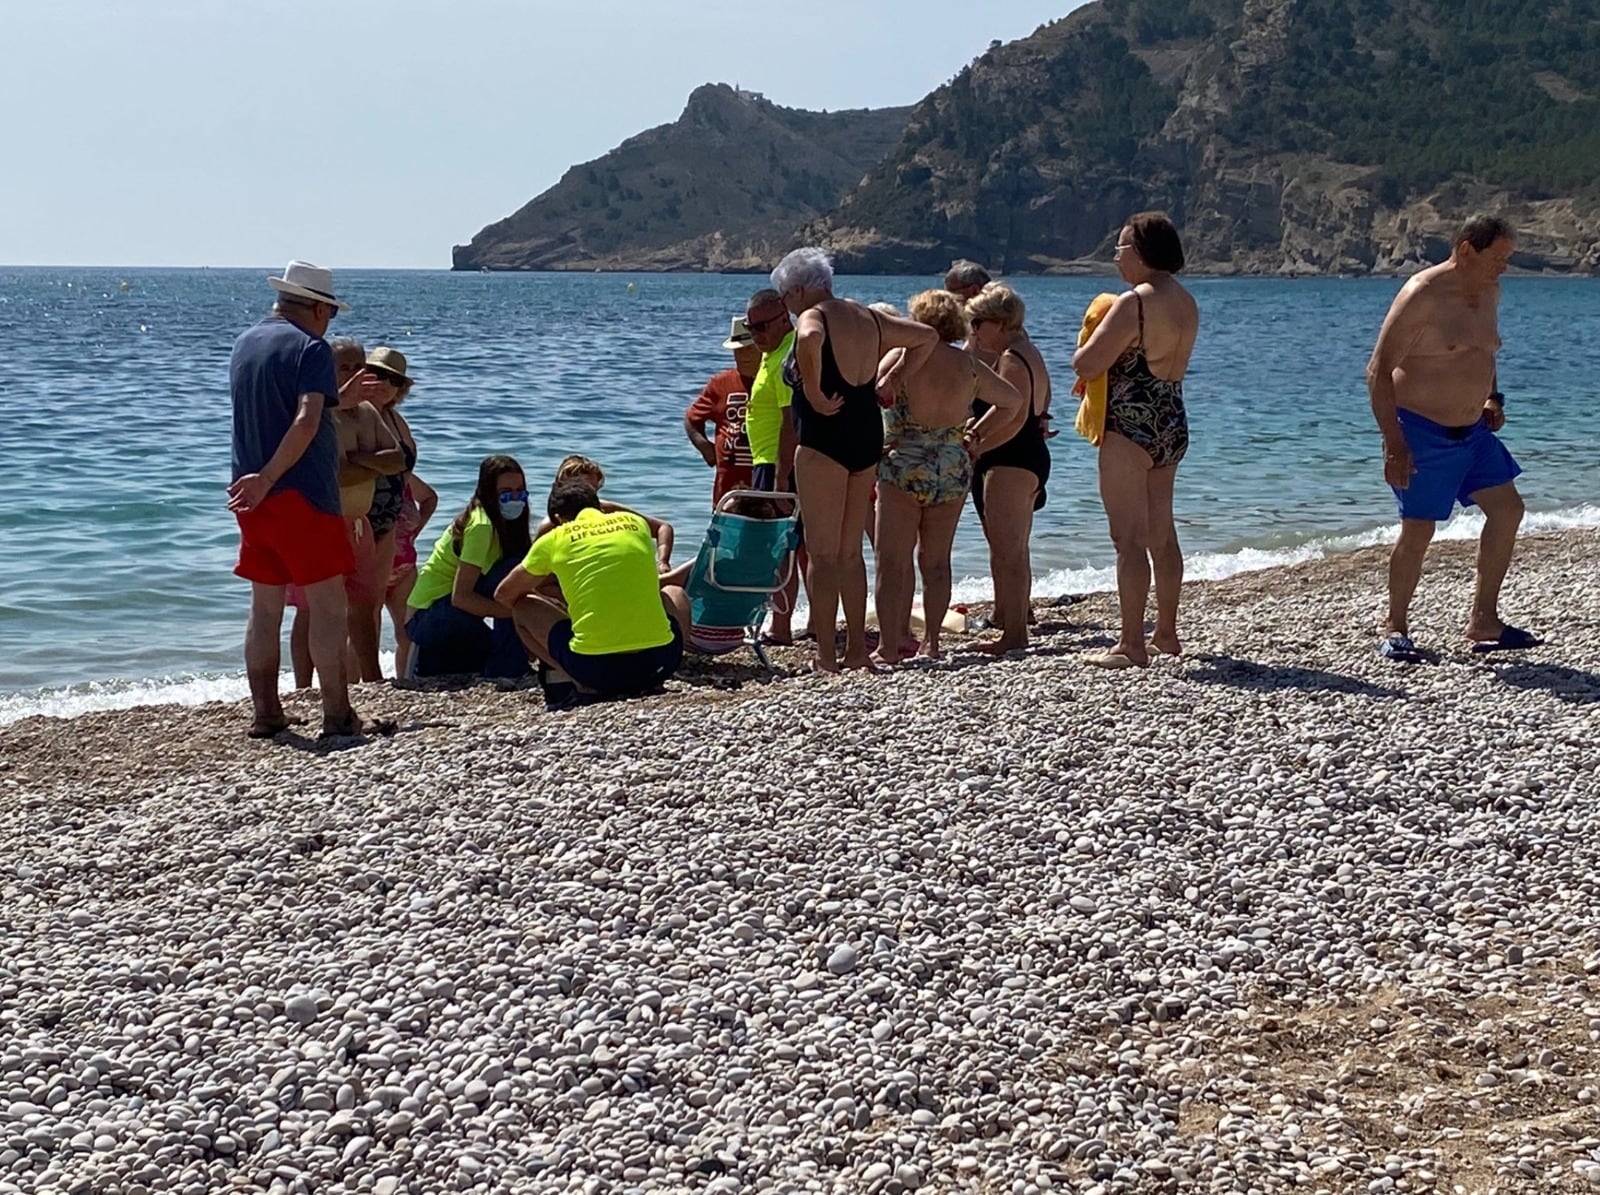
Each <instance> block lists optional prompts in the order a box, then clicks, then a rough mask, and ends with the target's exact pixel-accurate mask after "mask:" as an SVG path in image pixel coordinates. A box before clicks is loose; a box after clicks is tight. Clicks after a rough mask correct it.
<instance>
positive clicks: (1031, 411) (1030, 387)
mask: <svg viewBox="0 0 1600 1195" xmlns="http://www.w3.org/2000/svg"><path fill="white" fill-rule="evenodd" d="M1006 353H1009V354H1011V356H1013V357H1015V358H1016V359H1017V360H1018V361H1021V362H1022V368H1023V369H1026V370H1027V371H1028V414H1030V415H1032V416H1033V417H1034V418H1035V419H1037V418H1038V417H1039V412H1038V410H1037V409H1036V408H1035V407H1034V405H1033V404H1034V400H1035V399H1036V398H1038V395H1036V394H1035V393H1034V391H1035V390H1037V389H1038V388H1039V387H1038V385H1037V384H1036V383H1035V382H1034V379H1033V366H1031V365H1029V364H1028V359H1027V358H1026V357H1024V356H1023V355H1022V354H1021V353H1019V352H1017V351H1016V350H1015V349H1007V350H1006V351H1005V352H1004V353H1001V354H1000V355H1001V356H1002V357H1004V356H1005V355H1006Z"/></svg>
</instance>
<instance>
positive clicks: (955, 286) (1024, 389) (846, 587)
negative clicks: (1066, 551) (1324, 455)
mask: <svg viewBox="0 0 1600 1195" xmlns="http://www.w3.org/2000/svg"><path fill="white" fill-rule="evenodd" d="M1116 262H1117V266H1118V269H1119V271H1120V273H1121V275H1122V277H1123V279H1124V280H1125V281H1127V282H1128V283H1129V285H1130V287H1131V289H1130V290H1129V291H1128V292H1127V293H1126V294H1125V295H1123V296H1121V297H1119V298H1116V299H1115V301H1114V302H1113V303H1112V304H1111V305H1110V309H1109V312H1108V313H1105V314H1104V315H1102V316H1101V318H1099V319H1098V321H1097V325H1096V327H1095V328H1094V329H1093V330H1092V332H1091V333H1089V334H1088V335H1087V336H1086V338H1085V339H1084V341H1083V343H1082V344H1081V346H1080V348H1079V350H1078V353H1077V355H1076V356H1075V357H1074V358H1073V363H1072V364H1073V369H1074V372H1075V373H1076V374H1077V375H1078V376H1079V377H1080V378H1083V379H1089V378H1096V379H1104V381H1105V383H1106V384H1107V385H1108V386H1109V390H1110V400H1109V407H1108V412H1107V420H1106V426H1105V430H1104V442H1103V443H1101V458H1100V460H1101V492H1102V495H1103V496H1104V499H1105V503H1106V511H1107V514H1108V516H1109V518H1110V523H1111V534H1112V539H1113V540H1114V542H1115V543H1116V546H1117V559H1118V588H1119V595H1120V597H1121V600H1122V604H1123V619H1122V621H1123V627H1122V634H1121V636H1120V637H1119V640H1118V642H1117V643H1116V645H1115V646H1114V647H1112V648H1111V649H1110V650H1109V651H1106V652H1098V653H1094V654H1093V655H1091V656H1090V657H1089V660H1090V662H1091V663H1094V664H1096V665H1099V666H1101V667H1106V668H1124V667H1135V666H1142V665H1144V664H1147V663H1148V662H1149V646H1154V647H1155V648H1156V649H1157V650H1161V651H1170V652H1172V653H1174V654H1176V653H1177V652H1178V651H1179V650H1181V647H1180V643H1179V640H1178V634H1177V617H1178V593H1179V588H1180V586H1181V583H1182V579H1183V557H1182V554H1181V551H1180V549H1179V546H1178V539H1177V531H1176V527H1175V524H1174V522H1173V515H1172V484H1173V478H1174V476H1175V474H1176V471H1177V467H1178V463H1179V462H1180V461H1181V460H1182V459H1183V455H1184V452H1185V450H1186V449H1187V446H1188V423H1187V416H1186V413H1185V411H1184V406H1183V376H1184V372H1185V370H1186V369H1187V367H1188V362H1189V356H1190V354H1191V352H1192V351H1193V349H1194V344H1195V338H1196V335H1197V333H1198V330H1199V322H1200V321H1199V309H1198V307H1197V306H1196V304H1195V302H1194V299H1193V298H1192V297H1191V296H1190V295H1189V293H1188V292H1187V291H1186V290H1185V289H1184V288H1183V287H1182V286H1181V285H1180V284H1179V283H1178V282H1177V281H1176V279H1175V278H1174V275H1175V274H1176V273H1177V272H1178V271H1179V270H1181V269H1182V268H1183V248H1182V245H1181V242H1180V240H1179V238H1178V233H1177V230H1176V229H1175V228H1174V227H1173V225H1172V223H1171V221H1170V220H1169V219H1168V218H1167V217H1166V216H1165V215H1164V214H1162V213H1159V212H1145V213H1140V214H1138V215H1136V216H1133V217H1131V218H1130V219H1129V220H1128V222H1127V224H1126V225H1125V226H1124V227H1123V229H1122V230H1121V235H1120V236H1119V239H1118V244H1117V249H1116ZM771 281H772V286H771V288H770V289H765V290H761V291H757V292H756V293H755V294H754V295H752V296H751V298H750V301H749V304H748V305H747V307H746V310H745V315H744V318H743V320H742V321H740V320H735V321H734V330H733V334H732V336H730V338H729V340H728V341H726V342H725V347H728V348H731V349H732V350H733V351H734V354H735V358H736V360H735V370H733V371H729V372H728V373H725V374H719V375H718V376H717V377H715V378H713V379H712V380H711V382H710V383H708V385H707V387H706V389H705V391H704V392H703V393H702V394H701V396H700V398H699V399H697V400H696V402H695V403H694V404H693V405H692V406H691V407H690V408H689V410H688V411H687V412H686V414H685V417H684V422H685V428H686V430H687V433H688V435H689V439H690V440H691V442H693V443H694V444H695V446H696V448H698V449H699V450H700V452H701V454H702V455H703V456H704V457H705V458H706V461H707V464H710V465H713V466H715V467H716V468H717V470H718V473H717V480H716V484H715V486H714V489H713V495H714V500H715V498H716V497H719V496H720V495H721V494H722V493H724V492H726V491H727V489H728V488H730V487H731V486H733V485H735V484H736V483H738V482H739V481H741V480H745V481H748V482H749V483H750V484H752V485H753V486H754V487H755V488H757V489H765V490H772V489H776V490H778V491H788V490H790V489H791V487H792V489H793V490H794V492H795V493H796V494H797V495H798V499H799V508H800V512H801V518H802V520H803V524H804V531H805V553H806V556H807V561H806V566H805V570H804V571H805V577H806V587H807V593H808V597H809V601H810V606H811V610H812V622H813V626H814V627H817V628H820V629H822V630H823V631H824V632H825V633H823V634H820V635H818V636H817V637H816V639H817V644H816V664H817V667H818V668H819V669H821V670H823V671H830V672H831V671H835V670H837V669H838V668H839V667H841V666H842V667H846V668H859V667H869V666H872V665H873V664H881V665H893V664H896V663H899V662H900V661H902V660H904V659H906V658H908V657H909V656H911V655H914V654H918V653H920V654H923V655H926V656H930V657H934V658H937V657H938V656H939V654H940V651H941V645H940V628H941V626H942V624H943V621H944V617H945V615H946V613H947V611H948V608H949V603H950V593H951V580H952V577H951V565H950V553H951V547H952V544H953V543H954V540H955V533H956V528H957V526H958V524H959V522H960V519H961V514H962V511H963V510H964V509H965V506H966V501H967V497H968V495H969V494H970V495H971V497H972V501H973V506H974V508H975V509H976V511H977V514H978V517H979V519H980V521H981V522H982V524H983V530H984V535H985V536H986V538H987V540H988V543H989V550H990V571H991V575H992V577H993V580H994V593H995V603H994V615H993V618H992V620H991V621H992V623H993V624H994V625H995V626H996V627H998V628H999V630H1000V635H999V637H998V638H997V639H995V640H993V641H990V642H987V643H984V644H981V645H979V648H978V650H982V651H992V652H997V653H1005V652H1010V651H1016V650H1021V649H1023V648H1026V647H1027V644H1028V623H1029V618H1030V608H1031V596H1032V579H1033V569H1032V560H1031V556H1030V553H1029V542H1030V539H1031V536H1032V532H1033V518H1034V514H1035V513H1036V512H1037V511H1038V510H1040V509H1041V508H1043V506H1044V504H1045V500H1046V487H1047V484H1048V482H1049V480H1050V448H1049V444H1048V441H1049V439H1050V437H1051V436H1053V435H1054V434H1055V432H1054V431H1053V430H1052V429H1051V427H1050V421H1051V400H1052V397H1053V396H1052V391H1051V378H1050V369H1049V367H1048V366H1047V365H1046V364H1045V361H1044V358H1043V356H1042V355H1041V354H1040V352H1039V349H1038V347H1037V346H1036V345H1035V344H1034V343H1033V341H1032V340H1031V339H1030V338H1029V336H1028V332H1027V328H1026V315H1027V308H1026V304H1025V303H1024V301H1023V299H1022V297H1021V296H1020V295H1019V294H1018V293H1017V292H1016V291H1015V290H1014V289H1013V288H1011V287H1010V286H1008V285H1006V284H1004V283H1001V282H996V281H994V280H993V279H991V278H990V276H989V274H988V272H987V271H986V270H984V269H983V267H982V266H980V265H977V264H976V263H973V262H969V261H958V262H955V263H954V264H953V265H952V266H951V268H950V271H949V273H948V274H947V275H946V277H945V279H944V287H943V289H936V290H927V291H923V292H922V293H920V294H917V295H914V296H913V297H912V298H911V300H910V302H909V304H908V309H907V313H906V314H905V315H901V314H900V313H899V312H898V311H897V310H895V309H894V308H893V307H891V306H888V305H885V304H875V305H873V306H870V307H869V306H864V305H863V304H861V303H858V302H856V301H854V300H851V299H845V298H840V297H838V296H836V295H835V294H834V293H833V270H832V265H831V262H830V260H829V258H828V255H827V254H826V253H825V252H824V251H823V250H821V249H817V248H805V249H797V250H795V251H794V252H792V253H790V254H789V255H788V256H786V257H785V258H784V259H783V260H782V261H781V262H779V263H778V266H777V268H776V269H775V270H774V271H773V272H772V279H771ZM730 374H731V375H734V376H730ZM741 385H742V386H744V387H745V390H744V391H743V392H740V391H738V390H737V389H736V387H738V386H741ZM730 396H731V398H730ZM707 423H711V424H713V425H714V426H715V427H716V429H717V431H716V440H715V442H713V441H712V440H711V439H709V438H708V437H707V436H706V435H705V426H706V424H707ZM741 424H742V431H741ZM745 470H748V471H747V472H746V471H745ZM864 537H868V538H870V539H871V542H872V545H873V552H874V556H875V559H876V561H877V570H876V571H877V585H876V594H875V597H876V613H877V621H878V628H879V642H878V646H877V650H876V651H875V652H871V653H869V652H868V644H867V618H866V605H867V576H866V566H865V559H864V555H863V551H862V540H863V538H864ZM1152 563H1153V570H1152ZM918 570H920V573H921V577H922V598H923V618H922V624H923V628H924V630H923V633H922V636H921V638H920V641H919V640H918V639H917V638H914V637H913V636H912V634H911V614H912V607H913V595H914V591H915V588H916V586H915V573H916V572H917V571H918ZM1152 571H1153V572H1154V577H1155V583H1156V599H1157V625H1156V630H1155V634H1154V635H1153V636H1151V637H1150V639H1149V644H1148V645H1147V642H1146V637H1145V632H1144V616H1145V605H1146V595H1147V592H1148V590H1149V587H1150V580H1151V575H1152ZM841 605H842V606H843V609H844V620H845V643H844V655H843V658H842V660H841V659H840V658H839V656H838V651H837V647H836V644H835V641H834V636H833V635H832V634H830V633H826V632H827V631H828V629H829V628H831V627H832V626H833V619H834V617H835V615H836V613H837V611H838V609H839V607H840V606H841ZM773 637H774V639H775V640H776V641H777V642H787V641H788V640H789V637H790V627H789V624H788V622H787V615H786V614H780V615H778V616H777V617H776V618H775V620H774V627H773Z"/></svg>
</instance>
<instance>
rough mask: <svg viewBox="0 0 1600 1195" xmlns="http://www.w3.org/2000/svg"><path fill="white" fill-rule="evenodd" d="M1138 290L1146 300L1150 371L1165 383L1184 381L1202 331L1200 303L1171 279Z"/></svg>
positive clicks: (1146, 343) (1142, 285) (1145, 311)
mask: <svg viewBox="0 0 1600 1195" xmlns="http://www.w3.org/2000/svg"><path fill="white" fill-rule="evenodd" d="M1135 290H1136V293H1137V294H1138V295H1139V296H1140V297H1141V298H1142V299H1143V300H1144V355H1145V360H1147V361H1148V362H1149V363H1150V372H1151V373H1153V374H1155V376H1156V377H1158V378H1160V379H1161V380H1162V381H1165V382H1178V381H1182V380H1183V376H1184V374H1186V373H1187V372H1188V371H1189V358H1190V356H1191V355H1192V354H1193V353H1194V343H1195V340H1196V338H1197V337H1198V336H1199V334H1200V307H1199V304H1197V303H1196V302H1195V301H1194V296H1193V295H1191V294H1190V293H1189V292H1188V291H1187V290H1185V289H1184V288H1183V287H1182V286H1181V285H1180V284H1179V283H1178V282H1177V281H1176V280H1174V279H1172V278H1164V279H1162V280H1161V281H1160V282H1147V283H1143V284H1141V285H1140V286H1138V287H1136V288H1135ZM1135 343H1137V342H1135Z"/></svg>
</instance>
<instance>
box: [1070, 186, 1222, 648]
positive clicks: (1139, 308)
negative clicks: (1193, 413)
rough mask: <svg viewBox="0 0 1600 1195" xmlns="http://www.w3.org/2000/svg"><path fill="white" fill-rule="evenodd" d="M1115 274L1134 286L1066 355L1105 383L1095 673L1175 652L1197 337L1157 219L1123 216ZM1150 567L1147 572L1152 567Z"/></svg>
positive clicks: (1195, 310) (1168, 224)
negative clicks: (1188, 394)
mask: <svg viewBox="0 0 1600 1195" xmlns="http://www.w3.org/2000/svg"><path fill="white" fill-rule="evenodd" d="M1116 260H1117V269H1118V271H1119V272H1120V273H1121V275H1122V278H1123V281H1125V282H1127V283H1128V284H1129V285H1130V286H1131V287H1132V288H1133V289H1132V290H1130V291H1128V292H1127V293H1125V294H1123V295H1122V296H1121V297H1120V298H1118V299H1117V301H1116V303H1115V305H1114V306H1112V308H1111V310H1110V311H1108V312H1107V313H1106V316H1105V318H1104V319H1103V320H1102V321H1101V322H1100V326H1099V327H1098V328H1096V329H1095V331H1094V333H1093V335H1091V336H1090V337H1089V339H1088V340H1087V341H1086V342H1085V343H1084V345H1083V347H1082V348H1080V349H1079V350H1078V351H1077V353H1076V354H1074V356H1073V358H1072V368H1073V369H1074V370H1075V371H1076V372H1077V374H1078V376H1079V377H1082V378H1098V377H1101V376H1102V375H1103V376H1104V377H1105V379H1106V383H1107V385H1106V434H1105V438H1104V440H1102V441H1101V444H1100V498H1101V500H1102V501H1103V502H1104V503H1105V507H1106V518H1107V520H1108V521H1109V522H1110V524H1111V540H1112V542H1113V543H1114V544H1115V545H1116V548H1117V600H1118V603H1119V604H1120V606H1121V613H1122V632H1121V635H1120V636H1119V637H1118V639H1117V643H1116V646H1115V647H1113V648H1112V649H1111V650H1110V651H1107V652H1101V653H1098V654H1096V655H1093V656H1090V657H1089V662H1090V663H1092V664H1096V665H1098V666H1100V667H1102V668H1144V667H1147V666H1148V665H1149V663H1150V651H1149V648H1150V647H1154V648H1155V649H1156V650H1157V651H1161V652H1167V653H1169V654H1171V655H1177V654H1178V653H1179V652H1180V651H1181V650H1182V644H1181V643H1180V641H1179V639H1178V594H1179V591H1180V590H1181V588H1182V586H1183V550H1182V549H1181V548H1180V547H1179V546H1178V531H1177V527H1176V525H1175V524H1174V522H1173V519H1172V486H1173V481H1174V479H1175V478H1176V476H1177V473H1178V462H1179V461H1181V460H1182V459H1183V456H1184V453H1185V452H1187V451H1188V449H1189V420H1188V416H1187V414H1186V413H1185V411H1184V407H1183V375H1184V373H1185V372H1186V371H1187V370H1188V368H1189V356H1190V354H1191V353H1193V352H1194V342H1195V338H1196V336H1197V335H1198V334H1199V331H1200V309H1199V307H1198V306H1197V305H1196V304H1195V301H1194V297H1193V296H1192V295H1190V294H1189V292H1188V291H1186V290H1185V289H1184V288H1183V287H1182V286H1180V285H1179V284H1178V281H1177V279H1175V278H1174V277H1173V275H1174V274H1176V273H1177V272H1178V271H1179V270H1181V269H1183V243H1182V242H1181V241H1180V240H1179V238H1178V230H1177V229H1176V228H1174V227H1173V226H1172V221H1171V220H1169V219H1168V218H1167V216H1166V214H1165V213H1163V212H1141V213H1139V214H1138V215H1136V216H1130V217H1129V218H1128V222H1127V223H1126V224H1124V225H1123V226H1122V229H1121V231H1120V232H1119V233H1118V235H1117V247H1116ZM1152 566H1153V567H1152ZM1152 571H1153V572H1154V574H1155V584H1156V630H1155V634H1154V635H1152V636H1151V637H1150V641H1149V644H1148V646H1147V645H1146V643H1145V634H1144V614H1145V604H1146V602H1147V601H1148V599H1149V594H1150V577H1151V573H1152Z"/></svg>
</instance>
